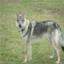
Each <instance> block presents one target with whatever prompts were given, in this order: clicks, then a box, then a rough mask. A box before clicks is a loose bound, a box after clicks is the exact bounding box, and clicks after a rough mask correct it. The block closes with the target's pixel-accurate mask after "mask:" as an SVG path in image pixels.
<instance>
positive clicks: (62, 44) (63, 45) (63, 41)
mask: <svg viewBox="0 0 64 64" xmlns="http://www.w3.org/2000/svg"><path fill="white" fill-rule="evenodd" d="M60 45H61V48H62V50H63V51H64V39H63V35H62V34H61V35H60Z"/></svg>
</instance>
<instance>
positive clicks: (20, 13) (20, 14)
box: [16, 12, 24, 18]
mask: <svg viewBox="0 0 64 64" xmlns="http://www.w3.org/2000/svg"><path fill="white" fill-rule="evenodd" d="M16 16H17V17H21V18H24V13H23V12H18V13H16Z"/></svg>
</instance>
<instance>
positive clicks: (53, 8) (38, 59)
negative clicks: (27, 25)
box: [0, 0, 64, 64]
mask: <svg viewBox="0 0 64 64" xmlns="http://www.w3.org/2000/svg"><path fill="white" fill-rule="evenodd" d="M19 11H21V12H24V13H25V16H26V17H27V18H28V19H31V20H45V19H51V20H55V21H56V22H57V23H58V24H60V26H61V28H62V33H64V31H63V30H64V28H63V25H64V0H0V64H23V60H24V46H23V43H24V41H23V40H22V39H21V35H20V33H19V32H18V30H17V28H16V13H17V12H19ZM36 42H37V41H36ZM38 42H40V43H37V44H36V43H34V44H32V46H33V60H32V61H31V64H55V59H53V60H50V59H49V55H50V54H51V52H52V49H50V45H49V44H48V42H47V38H44V39H43V40H42V39H41V40H40V41H38ZM45 49H46V50H45ZM63 57H64V55H63V52H62V53H61V60H62V63H64V58H63Z"/></svg>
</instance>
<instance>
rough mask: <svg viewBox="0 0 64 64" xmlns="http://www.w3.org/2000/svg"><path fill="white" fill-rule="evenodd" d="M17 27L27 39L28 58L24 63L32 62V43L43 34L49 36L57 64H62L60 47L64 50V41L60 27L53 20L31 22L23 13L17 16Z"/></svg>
mask: <svg viewBox="0 0 64 64" xmlns="http://www.w3.org/2000/svg"><path fill="white" fill-rule="evenodd" d="M16 20H17V21H16V26H17V27H18V29H19V31H20V32H21V35H22V37H23V38H25V37H26V56H25V60H24V62H27V61H30V60H32V43H31V42H30V41H31V39H32V38H34V37H41V36H43V34H45V33H47V34H48V39H49V42H50V44H51V47H52V48H53V53H54V54H53V55H52V56H50V58H53V57H54V55H56V56H57V61H56V63H57V64H59V63H60V49H59V48H60V47H61V48H62V50H64V41H63V36H62V34H61V29H60V26H59V25H58V24H57V23H56V22H54V21H53V20H45V21H41V22H40V21H30V20H27V19H26V18H25V16H24V14H22V13H18V14H17V19H16Z"/></svg>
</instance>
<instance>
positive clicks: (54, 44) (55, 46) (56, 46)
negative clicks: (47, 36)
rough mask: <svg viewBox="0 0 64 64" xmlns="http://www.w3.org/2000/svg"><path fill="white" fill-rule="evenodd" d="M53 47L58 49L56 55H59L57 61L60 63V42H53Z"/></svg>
mask: <svg viewBox="0 0 64 64" xmlns="http://www.w3.org/2000/svg"><path fill="white" fill-rule="evenodd" d="M53 47H54V49H55V51H56V55H57V61H56V63H57V64H59V63H60V49H59V44H58V43H57V42H56V41H55V43H53Z"/></svg>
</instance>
